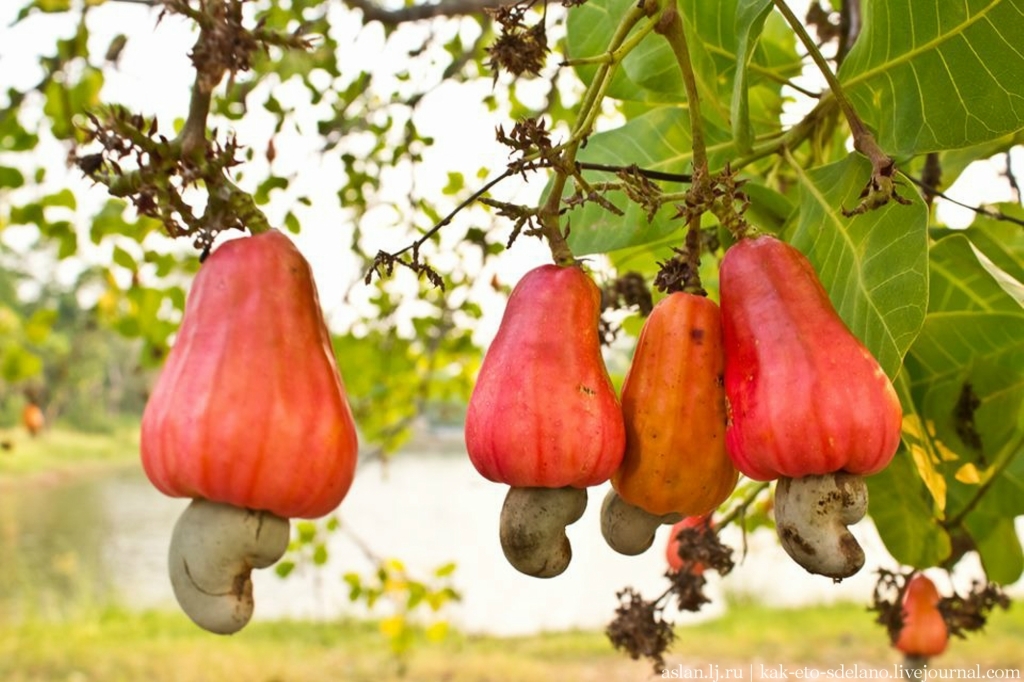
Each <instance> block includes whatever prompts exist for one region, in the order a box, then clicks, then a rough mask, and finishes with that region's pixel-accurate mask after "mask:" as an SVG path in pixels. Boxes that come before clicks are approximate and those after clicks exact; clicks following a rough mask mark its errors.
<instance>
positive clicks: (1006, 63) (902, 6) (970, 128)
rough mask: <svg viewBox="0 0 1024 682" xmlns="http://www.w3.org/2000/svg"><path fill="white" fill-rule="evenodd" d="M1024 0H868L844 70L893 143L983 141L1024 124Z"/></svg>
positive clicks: (873, 122) (847, 83)
mask: <svg viewBox="0 0 1024 682" xmlns="http://www.w3.org/2000/svg"><path fill="white" fill-rule="evenodd" d="M1022 35H1024V7H1022V4H1021V2H1020V0H964V1H963V2H958V3H920V2H915V0H884V1H882V0H874V1H873V2H867V3H865V7H864V30H863V31H862V32H861V34H860V37H859V38H858V39H857V42H856V43H855V44H854V46H853V49H852V50H850V53H849V54H848V55H847V57H846V59H845V60H844V62H843V65H842V68H840V70H839V79H840V81H841V82H842V85H843V89H844V90H845V92H846V94H847V95H848V96H849V98H850V99H851V100H852V102H853V104H854V106H855V107H856V109H857V112H858V113H859V114H860V116H861V117H863V118H864V120H865V121H866V122H867V123H868V124H869V125H870V126H872V127H873V128H874V129H875V131H876V134H877V136H878V142H879V143H880V144H881V146H882V148H883V149H885V150H886V151H887V152H888V153H890V154H893V155H896V156H911V155H913V154H919V153H923V152H930V151H938V150H942V149H953V148H957V147H967V146H970V145H976V144H980V143H983V142H986V141H988V140H993V139H996V138H998V137H1000V136H1002V135H1006V134H1007V133H1012V132H1014V131H1016V130H1019V129H1020V128H1022V127H1024V50H1021V49H1020V37H1021V36H1022Z"/></svg>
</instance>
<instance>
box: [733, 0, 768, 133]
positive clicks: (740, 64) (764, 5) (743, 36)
mask: <svg viewBox="0 0 1024 682" xmlns="http://www.w3.org/2000/svg"><path fill="white" fill-rule="evenodd" d="M771 11H772V0H740V2H739V6H738V7H737V9H736V34H737V36H738V40H739V42H738V44H737V46H736V78H735V79H734V80H733V87H732V104H731V107H730V113H731V115H732V136H733V139H734V140H736V148H737V150H738V151H739V152H740V153H747V152H748V151H750V148H751V145H752V143H753V138H754V129H753V127H752V126H751V125H750V100H749V98H748V95H747V92H748V87H749V84H748V82H747V81H748V79H747V73H748V66H749V63H750V58H751V56H752V55H753V53H754V47H755V46H756V45H757V39H758V37H759V36H760V35H761V31H762V30H763V29H764V22H765V20H766V19H767V18H768V15H769V14H771Z"/></svg>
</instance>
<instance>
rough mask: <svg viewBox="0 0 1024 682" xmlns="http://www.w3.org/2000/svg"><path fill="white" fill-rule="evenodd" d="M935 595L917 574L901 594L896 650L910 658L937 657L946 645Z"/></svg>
mask: <svg viewBox="0 0 1024 682" xmlns="http://www.w3.org/2000/svg"><path fill="white" fill-rule="evenodd" d="M938 604H939V592H938V590H936V589H935V584H934V583H933V582H932V581H931V580H929V579H928V578H927V577H926V576H924V575H923V574H921V573H918V574H916V575H915V576H914V577H913V578H911V579H910V583H909V584H908V585H907V590H906V592H904V593H903V627H902V628H901V629H900V635H899V638H898V639H897V640H896V648H897V649H899V650H900V651H902V652H903V653H905V654H908V655H910V656H922V657H930V656H938V655H939V654H941V653H942V652H943V651H945V650H946V645H947V644H948V643H949V630H948V629H947V627H946V621H945V620H944V619H943V618H942V613H941V612H940V611H939V609H938Z"/></svg>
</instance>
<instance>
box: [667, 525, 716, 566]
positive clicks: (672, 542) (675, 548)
mask: <svg viewBox="0 0 1024 682" xmlns="http://www.w3.org/2000/svg"><path fill="white" fill-rule="evenodd" d="M706 522H707V517H706V516H687V517H686V518H685V519H683V520H682V521H679V522H677V523H676V524H675V525H674V526H672V530H671V531H670V534H669V536H668V544H666V545H665V559H667V560H668V569H669V570H670V571H673V572H675V571H678V570H679V569H681V568H682V567H683V559H682V557H680V556H679V538H678V535H679V531H681V530H685V529H687V528H696V527H697V526H703V525H704V524H705V523H706ZM690 573H692V574H693V575H703V573H704V564H701V563H696V564H694V565H693V567H692V568H691V569H690Z"/></svg>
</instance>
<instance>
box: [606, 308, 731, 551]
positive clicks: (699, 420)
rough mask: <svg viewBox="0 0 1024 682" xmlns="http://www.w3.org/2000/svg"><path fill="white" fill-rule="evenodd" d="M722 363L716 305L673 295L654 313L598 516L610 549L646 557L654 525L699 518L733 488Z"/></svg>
mask: <svg viewBox="0 0 1024 682" xmlns="http://www.w3.org/2000/svg"><path fill="white" fill-rule="evenodd" d="M724 362H725V361H724V354H723V350H722V331H721V320H720V316H719V309H718V306H717V305H716V304H715V303H714V301H711V300H709V299H708V298H706V297H705V296H701V295H697V294H691V293H687V292H683V291H677V292H673V293H670V294H669V295H668V296H666V297H665V298H663V299H662V300H661V301H659V302H658V304H657V305H656V306H654V309H653V310H652V311H651V314H650V316H649V317H648V318H647V320H646V321H645V322H644V326H643V328H642V329H641V331H640V336H639V338H638V339H637V344H636V350H635V351H634V353H633V361H632V364H631V365H630V368H629V372H628V373H627V375H626V379H625V382H624V383H623V386H622V413H623V417H624V420H625V425H626V449H625V454H624V456H623V459H622V464H621V466H620V467H619V468H618V469H617V470H616V472H615V473H614V474H613V475H612V486H613V487H614V490H613V491H611V492H610V493H609V496H608V498H606V500H605V505H604V511H605V513H604V514H602V532H603V533H604V536H605V539H606V540H607V542H608V544H609V545H610V546H611V547H612V548H613V549H615V550H616V551H619V552H621V553H623V554H639V553H641V552H643V551H645V550H646V549H647V548H648V547H650V545H651V543H652V542H653V541H654V534H655V531H656V530H657V528H658V526H660V525H661V524H663V523H673V522H675V521H677V520H678V519H679V518H681V517H684V516H700V515H704V514H707V513H709V512H711V511H712V510H714V509H715V508H716V507H717V506H718V505H720V504H721V503H722V502H724V501H725V499H726V498H727V497H728V496H729V494H730V493H731V492H732V491H733V488H735V487H736V479H737V472H736V469H735V467H734V466H733V464H732V461H731V460H730V458H729V455H728V453H727V452H726V450H725V427H726V410H725V390H724V388H723V372H724ZM616 497H617V498H619V499H615V498H616Z"/></svg>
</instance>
